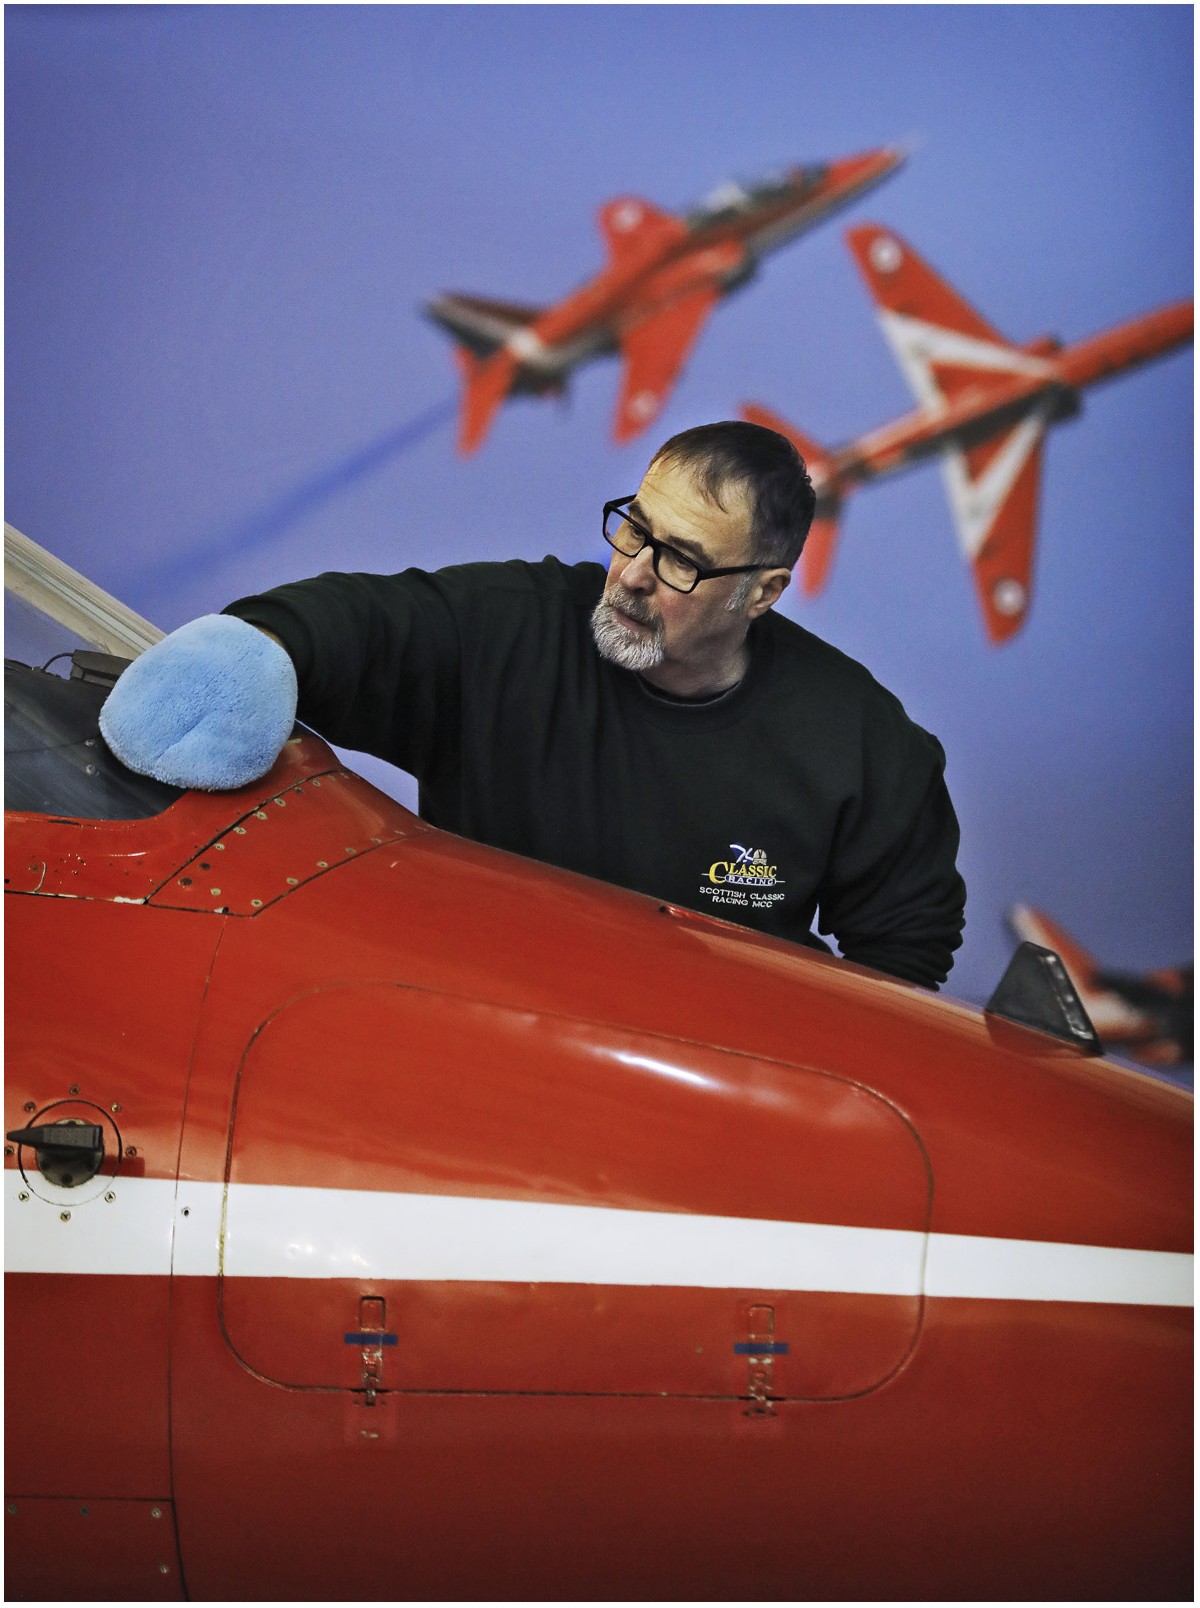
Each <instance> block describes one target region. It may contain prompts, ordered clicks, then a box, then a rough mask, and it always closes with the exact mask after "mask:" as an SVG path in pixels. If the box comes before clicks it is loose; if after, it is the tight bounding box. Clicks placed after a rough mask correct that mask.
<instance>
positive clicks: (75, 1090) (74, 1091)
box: [67, 1083, 79, 1094]
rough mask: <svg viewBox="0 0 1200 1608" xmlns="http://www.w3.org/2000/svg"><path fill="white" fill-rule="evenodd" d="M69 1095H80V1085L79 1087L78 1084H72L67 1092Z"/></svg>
mask: <svg viewBox="0 0 1200 1608" xmlns="http://www.w3.org/2000/svg"><path fill="white" fill-rule="evenodd" d="M67 1093H68V1094H78V1093H79V1085H78V1083H72V1085H71V1087H70V1088H69V1089H68V1090H67Z"/></svg>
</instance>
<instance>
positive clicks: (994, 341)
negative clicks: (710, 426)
mask: <svg viewBox="0 0 1200 1608" xmlns="http://www.w3.org/2000/svg"><path fill="white" fill-rule="evenodd" d="M846 239H847V240H848V241H849V243H850V249H851V251H852V252H853V253H854V257H855V260H856V262H857V263H858V266H859V268H860V269H861V271H862V274H863V277H864V278H865V280H866V282H867V287H868V289H869V290H870V292H871V294H872V296H873V297H874V298H875V302H876V304H877V305H878V307H879V310H880V312H879V319H880V323H881V325H882V327H883V332H884V335H885V336H886V337H887V340H888V343H889V345H890V346H891V348H892V350H893V351H894V353H895V354H896V358H897V360H898V362H899V364H900V367H901V368H902V369H903V371H904V375H905V378H906V379H907V380H908V382H909V384H910V386H911V387H912V389H913V392H914V394H915V395H916V397H917V400H918V402H919V403H920V406H919V407H918V408H917V410H916V411H915V412H913V413H909V414H906V415H905V417H904V418H902V419H898V420H897V421H896V422H895V423H894V424H887V425H883V426H882V427H881V428H880V429H878V430H872V431H871V432H870V433H869V434H867V435H864V436H860V437H859V438H858V440H857V441H852V442H850V443H849V444H848V445H846V446H843V447H837V448H834V449H826V448H824V447H821V446H818V445H817V444H816V443H815V442H813V441H810V440H809V439H808V438H807V437H805V436H803V435H801V434H800V432H799V431H798V430H796V429H795V428H794V427H793V426H792V425H790V424H788V423H786V422H785V421H784V420H783V419H781V418H779V417H778V415H776V414H774V413H771V412H769V411H768V410H767V409H766V408H763V407H759V406H758V405H756V404H754V405H747V406H745V407H744V408H743V409H742V417H743V418H746V419H749V420H751V421H752V422H754V423H756V424H765V425H767V426H768V427H769V428H770V429H773V430H778V431H779V432H780V433H781V434H783V435H786V436H787V437H788V438H789V439H790V440H791V441H793V442H794V443H795V445H796V447H797V449H798V450H799V452H800V453H801V454H802V456H803V457H804V460H805V462H806V463H807V464H808V468H809V472H810V474H811V475H812V478H813V484H814V486H815V488H816V491H817V498H818V502H817V518H816V520H815V521H814V523H813V528H812V532H811V534H810V535H809V538H808V542H807V544H806V545H805V549H804V553H803V556H802V558H801V575H802V579H803V585H804V590H805V592H807V593H808V594H809V595H810V596H812V595H813V594H815V593H816V592H818V591H820V589H821V587H822V586H823V585H824V583H825V580H826V578H827V576H828V573H829V566H830V564H831V562H832V559H833V550H834V544H835V542H836V538H837V527H838V518H839V515H840V512H841V505H842V501H843V499H844V498H845V497H846V496H847V495H848V494H849V493H850V492H851V491H853V490H854V489H855V488H856V487H857V486H860V485H865V484H866V483H867V482H868V481H870V480H875V479H878V478H880V477H881V476H883V475H890V474H895V473H897V472H898V471H899V470H901V469H907V468H909V467H910V466H911V465H912V464H914V463H919V462H920V461H921V460H922V459H925V458H928V457H931V456H935V455H936V456H938V457H940V458H941V459H942V475H943V478H944V480H945V484H946V491H947V493H948V495H949V499H950V507H951V510H952V512H953V514H954V519H955V523H956V525H957V526H958V534H959V541H960V543H961V546H962V549H963V553H964V555H965V556H966V558H967V561H968V562H969V564H970V565H971V568H972V572H973V574H974V577H975V585H976V588H977V590H978V593H979V601H980V605H981V607H982V609H983V618H984V624H985V626H986V629H987V634H988V637H989V639H990V640H991V641H992V642H993V643H1000V642H1004V641H1006V640H1007V639H1008V638H1009V637H1011V636H1013V635H1014V634H1015V632H1017V631H1018V630H1019V629H1020V627H1021V626H1022V624H1023V623H1024V620H1025V616H1026V614H1027V613H1028V611H1029V604H1030V595H1031V589H1032V571H1033V549H1034V528H1035V522H1036V517H1037V495H1038V479H1039V476H1040V473H1041V460H1042V436H1043V434H1044V433H1045V430H1046V428H1047V426H1048V425H1050V424H1054V423H1056V422H1058V421H1059V420H1061V419H1065V418H1070V417H1072V416H1073V415H1074V414H1076V413H1078V411H1079V405H1080V404H1079V392H1080V391H1081V390H1083V389H1084V387H1085V386H1088V385H1096V384H1098V383H1099V382H1100V381H1101V380H1107V379H1111V378H1112V377H1113V376H1114V375H1117V374H1122V373H1124V372H1125V370H1127V369H1131V368H1134V367H1135V366H1136V365H1138V364H1139V363H1146V362H1149V361H1150V360H1151V359H1152V358H1155V357H1160V356H1161V355H1162V354H1163V353H1165V352H1169V351H1171V350H1172V349H1173V348H1175V347H1177V346H1182V345H1183V344H1185V343H1186V342H1187V341H1190V340H1191V338H1192V303H1191V302H1190V301H1187V302H1176V303H1174V304H1173V305H1171V306H1169V307H1163V308H1160V309H1158V310H1157V311H1156V312H1153V313H1147V314H1145V315H1144V316H1143V317H1141V318H1135V319H1132V320H1131V321H1130V322H1129V323H1127V324H1120V325H1118V326H1117V327H1116V328H1115V329H1110V330H1106V331H1105V332H1104V333H1103V334H1101V335H1093V336H1092V337H1091V338H1090V339H1088V340H1084V341H1080V342H1079V343H1078V344H1077V345H1075V346H1070V347H1066V348H1064V347H1062V346H1061V345H1060V343H1059V342H1058V341H1057V340H1056V339H1055V338H1054V337H1053V336H1041V337H1039V338H1038V339H1037V340H1033V341H1030V342H1028V343H1027V344H1026V345H1024V346H1014V345H1013V344H1012V343H1011V342H1010V341H1007V340H1005V339H1004V337H1003V336H1002V335H999V334H997V332H996V331H995V330H994V329H993V328H992V327H991V325H990V324H988V323H987V322H986V321H985V320H984V319H983V318H981V317H980V315H979V314H978V313H977V312H976V311H975V310H974V308H973V307H971V306H969V305H968V304H967V303H966V302H965V301H963V299H962V298H961V297H960V296H959V295H958V294H957V292H955V291H954V290H952V289H951V288H950V286H949V285H948V284H946V282H945V281H944V280H943V279H941V278H939V276H938V275H937V274H936V273H935V272H934V270H933V269H932V268H931V267H930V266H929V265H928V264H927V263H926V262H924V261H922V259H921V258H920V257H919V256H918V255H917V253H916V252H915V251H914V250H913V249H912V247H911V246H910V245H908V244H907V243H906V242H905V241H904V240H902V239H901V238H900V236H899V235H898V234H896V232H895V231H894V230H892V229H885V228H882V227H881V226H880V225H878V224H874V223H869V224H863V225H861V226H860V227H858V228H854V229H849V230H847V231H846Z"/></svg>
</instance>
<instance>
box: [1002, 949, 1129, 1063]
mask: <svg viewBox="0 0 1200 1608" xmlns="http://www.w3.org/2000/svg"><path fill="white" fill-rule="evenodd" d="M983 1008H984V1010H985V1012H987V1013H988V1014H989V1015H992V1016H1003V1017H1004V1018H1005V1019H1006V1020H1007V1021H1010V1022H1017V1023H1019V1024H1020V1026H1021V1027H1033V1028H1036V1029H1037V1030H1038V1031H1039V1032H1041V1033H1052V1034H1053V1035H1054V1037H1055V1038H1060V1039H1063V1040H1065V1042H1066V1043H1068V1044H1073V1045H1074V1046H1075V1048H1076V1049H1077V1050H1080V1051H1082V1053H1083V1054H1084V1055H1101V1054H1103V1048H1104V1047H1103V1045H1102V1044H1101V1043H1100V1039H1099V1037H1098V1036H1097V1033H1096V1029H1095V1028H1094V1027H1093V1026H1092V1023H1091V1019H1090V1018H1089V1016H1088V1013H1087V1011H1086V1010H1085V1009H1084V1008H1083V1001H1082V1000H1081V999H1080V997H1079V995H1078V994H1077V993H1076V991H1075V985H1074V983H1073V982H1072V981H1071V978H1070V975H1069V973H1068V972H1067V968H1066V967H1065V966H1064V965H1063V963H1062V961H1061V960H1060V959H1059V957H1058V956H1057V955H1056V954H1055V953H1054V951H1053V949H1043V948H1042V946H1041V945H1040V944H1031V943H1023V944H1021V945H1019V946H1018V948H1017V952H1016V954H1014V956H1013V958H1012V959H1011V960H1010V961H1009V963H1008V969H1007V971H1006V972H1005V973H1004V976H1003V977H1002V978H1001V979H1000V981H999V983H998V984H997V985H996V991H995V993H994V994H993V995H992V997H991V999H989V1000H988V1002H987V1004H986V1005H985V1006H984V1007H983Z"/></svg>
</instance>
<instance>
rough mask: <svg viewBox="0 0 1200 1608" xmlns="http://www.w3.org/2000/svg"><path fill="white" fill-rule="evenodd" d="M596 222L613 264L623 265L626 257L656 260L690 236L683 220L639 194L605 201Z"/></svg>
mask: <svg viewBox="0 0 1200 1608" xmlns="http://www.w3.org/2000/svg"><path fill="white" fill-rule="evenodd" d="M596 221H597V223H598V224H599V225H600V233H601V235H602V236H603V237H604V244H605V245H606V246H607V248H608V255H609V259H610V262H611V263H613V264H618V263H623V262H624V261H625V260H626V259H627V258H634V257H636V258H638V259H641V258H644V257H653V256H654V255H655V254H656V253H657V252H660V251H665V250H666V249H667V248H668V247H670V246H674V245H677V244H678V242H679V241H681V240H686V239H687V236H688V226H687V224H686V223H684V221H683V219H682V218H677V217H676V216H675V214H674V213H673V212H664V211H663V210H662V208H661V207H656V206H654V205H653V204H652V203H651V202H649V201H643V200H642V199H641V198H640V196H636V195H622V196H618V197H617V199H616V200H615V201H606V202H605V204H604V205H603V206H602V207H601V208H600V210H599V212H598V213H597V214H596Z"/></svg>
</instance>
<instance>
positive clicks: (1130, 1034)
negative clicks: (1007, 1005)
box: [1008, 905, 1194, 1066]
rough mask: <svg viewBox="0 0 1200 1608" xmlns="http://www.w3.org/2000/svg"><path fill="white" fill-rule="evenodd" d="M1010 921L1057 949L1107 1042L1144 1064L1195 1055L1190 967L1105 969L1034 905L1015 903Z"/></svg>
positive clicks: (1178, 1061) (1025, 935) (1172, 1062)
mask: <svg viewBox="0 0 1200 1608" xmlns="http://www.w3.org/2000/svg"><path fill="white" fill-rule="evenodd" d="M1008 919H1009V925H1010V926H1011V927H1012V929H1013V931H1014V932H1015V933H1016V935H1017V937H1018V938H1020V939H1023V940H1025V941H1027V942H1029V943H1035V944H1042V945H1043V946H1044V947H1045V948H1047V949H1053V950H1054V951H1055V952H1056V953H1057V954H1058V956H1059V958H1060V959H1061V961H1062V963H1063V965H1064V966H1065V967H1066V968H1067V971H1068V972H1069V973H1070V977H1071V981H1072V982H1073V983H1074V984H1075V991H1076V993H1077V994H1078V995H1079V997H1080V999H1081V1000H1082V1002H1083V1006H1084V1009H1085V1010H1086V1011H1087V1013H1088V1016H1089V1017H1090V1018H1091V1021H1092V1026H1093V1027H1094V1028H1095V1029H1096V1032H1097V1033H1098V1034H1099V1036H1100V1038H1101V1039H1102V1040H1103V1043H1104V1048H1105V1049H1106V1050H1111V1051H1113V1052H1114V1053H1115V1054H1117V1055H1127V1056H1129V1057H1130V1058H1131V1059H1132V1060H1135V1061H1141V1062H1142V1063H1143V1064H1144V1065H1146V1066H1180V1065H1183V1064H1185V1063H1187V1062H1190V1061H1191V1059H1192V1055H1193V1048H1192V1045H1193V1032H1194V1004H1193V1000H1194V992H1193V982H1192V967H1191V966H1190V965H1189V966H1170V967H1162V968H1160V969H1158V970H1156V971H1150V972H1145V973H1142V974H1141V975H1137V974H1130V973H1128V972H1115V971H1107V970H1104V969H1102V968H1101V967H1099V966H1098V965H1097V964H1096V962H1095V960H1094V959H1093V958H1092V956H1091V955H1089V954H1088V952H1087V950H1086V949H1084V948H1083V947H1082V946H1081V945H1080V944H1079V943H1078V942H1077V941H1076V940H1075V939H1074V938H1072V937H1071V935H1070V934H1069V933H1067V932H1064V930H1063V929H1062V928H1061V927H1060V926H1058V925H1057V924H1056V923H1055V922H1053V921H1051V920H1050V918H1049V916H1046V915H1043V913H1042V912H1041V911H1040V910H1035V909H1034V908H1033V907H1032V906H1031V905H1014V906H1013V908H1012V910H1011V911H1010V913H1009V918H1008Z"/></svg>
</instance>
